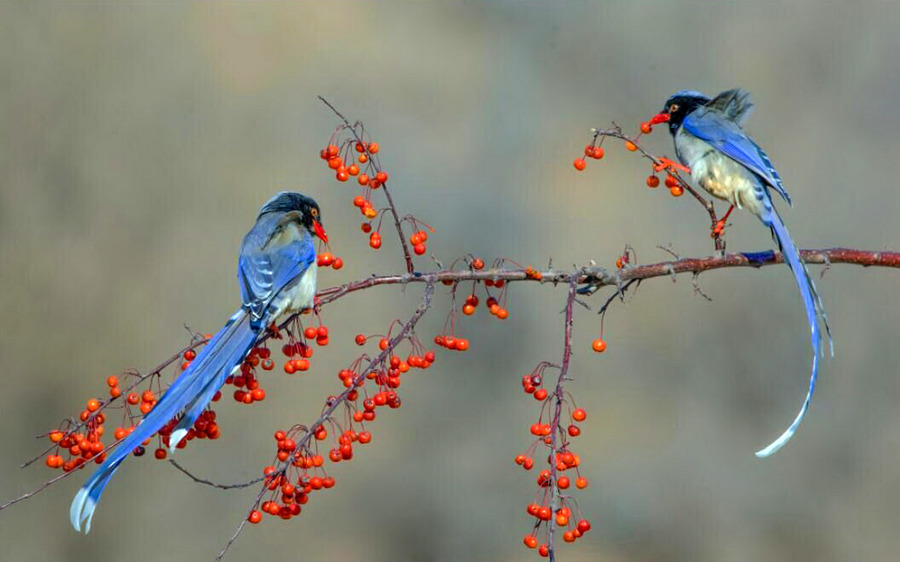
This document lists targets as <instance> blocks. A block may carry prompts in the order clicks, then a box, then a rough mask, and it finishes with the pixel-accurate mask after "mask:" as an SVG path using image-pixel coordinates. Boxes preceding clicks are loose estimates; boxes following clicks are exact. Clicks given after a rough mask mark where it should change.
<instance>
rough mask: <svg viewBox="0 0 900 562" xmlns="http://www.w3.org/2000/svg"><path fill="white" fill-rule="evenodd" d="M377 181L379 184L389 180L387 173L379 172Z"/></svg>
mask: <svg viewBox="0 0 900 562" xmlns="http://www.w3.org/2000/svg"><path fill="white" fill-rule="evenodd" d="M375 179H376V180H378V183H384V182H386V181H387V180H388V175H387V172H378V173H377V174H375Z"/></svg>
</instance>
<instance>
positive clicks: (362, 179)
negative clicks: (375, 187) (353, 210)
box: [356, 174, 369, 197]
mask: <svg viewBox="0 0 900 562" xmlns="http://www.w3.org/2000/svg"><path fill="white" fill-rule="evenodd" d="M356 181H357V182H359V185H367V184H368V183H369V176H368V174H360V175H359V177H358V178H356ZM360 197H362V195H360Z"/></svg>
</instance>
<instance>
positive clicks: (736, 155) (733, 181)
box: [653, 89, 834, 457]
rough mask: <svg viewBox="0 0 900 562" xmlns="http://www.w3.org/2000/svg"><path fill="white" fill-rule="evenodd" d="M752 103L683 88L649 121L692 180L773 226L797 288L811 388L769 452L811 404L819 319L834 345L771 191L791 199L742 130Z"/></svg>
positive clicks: (739, 94)
mask: <svg viewBox="0 0 900 562" xmlns="http://www.w3.org/2000/svg"><path fill="white" fill-rule="evenodd" d="M752 108H753V104H752V103H751V102H750V96H749V94H748V93H747V92H745V91H744V90H741V89H734V90H728V91H725V92H722V93H721V94H719V95H717V96H716V97H714V98H710V97H709V96H706V95H704V94H701V93H700V92H695V91H689V90H683V91H680V92H677V93H676V94H674V95H672V96H671V97H670V98H669V99H668V100H666V104H665V106H664V107H663V110H662V112H661V113H660V114H659V115H657V116H656V117H655V118H654V119H653V122H668V125H669V132H670V133H671V134H672V138H673V139H674V142H675V153H676V154H677V156H678V159H679V160H680V161H681V163H682V164H684V165H685V166H687V167H689V168H690V170H691V179H692V180H693V182H694V183H695V184H698V185H700V187H702V188H703V189H705V190H706V191H708V192H709V193H710V194H711V195H713V196H715V197H717V198H719V199H723V200H725V201H727V202H728V203H730V204H731V206H732V208H734V207H738V208H739V209H740V208H743V209H747V210H748V211H750V212H751V213H753V214H754V215H756V216H757V217H759V219H760V220H761V221H762V223H763V224H764V225H766V226H768V227H769V228H770V229H771V230H772V236H773V237H774V238H775V240H776V242H777V243H778V246H779V248H780V249H781V253H782V254H783V255H784V261H785V263H786V264H787V265H788V266H789V267H790V268H791V271H792V272H793V273H794V278H795V280H796V282H797V287H798V288H799V289H800V296H801V297H802V298H803V305H804V307H805V308H806V316H807V320H808V321H809V327H810V332H811V341H812V348H813V361H812V373H811V375H810V379H809V390H808V391H807V393H806V399H805V400H804V401H803V406H802V407H801V408H800V412H799V413H798V414H797V417H796V418H795V419H794V421H793V423H791V425H790V427H788V428H787V430H786V431H785V432H784V433H783V434H782V435H781V436H780V437H779V438H778V439H776V440H775V441H773V442H772V444H771V445H769V446H768V447H765V448H764V449H761V450H760V451H757V453H756V456H758V457H767V456H769V455H771V454H772V453H774V452H775V451H777V450H778V449H780V448H781V447H783V446H784V444H785V443H787V442H788V441H789V440H790V438H791V437H792V436H793V435H794V433H795V432H796V431H797V428H798V427H799V426H800V422H801V421H803V417H804V415H806V411H807V410H808V409H809V404H810V400H811V399H812V394H813V391H814V389H815V386H816V377H817V376H818V370H819V355H820V354H821V341H822V334H821V332H820V330H819V321H820V320H821V322H822V324H823V326H824V327H825V333H826V335H827V337H828V344H829V347H830V348H831V353H832V355H833V354H834V347H833V344H832V340H831V329H830V328H829V326H828V319H827V318H826V316H825V309H824V307H823V306H822V301H821V299H820V298H819V295H818V292H817V291H816V286H815V284H814V283H813V280H812V278H811V277H810V275H809V271H807V269H806V265H805V264H804V263H803V261H802V260H801V259H800V253H799V252H798V251H797V247H796V246H795V245H794V242H793V241H792V240H791V237H790V234H788V230H787V228H786V227H785V226H784V222H783V221H782V220H781V217H780V216H779V214H778V211H776V210H775V207H774V205H773V204H772V197H771V191H775V192H776V193H778V194H779V195H780V196H781V197H783V198H784V200H785V201H787V202H788V204H791V199H790V197H789V196H788V194H787V191H786V190H785V189H784V186H783V185H782V183H781V178H780V177H779V176H778V172H776V171H775V167H774V166H773V165H772V162H771V160H769V157H768V156H767V155H766V153H765V152H763V150H762V149H761V148H760V147H759V146H758V145H757V144H756V143H755V142H753V140H752V139H751V138H750V137H749V136H747V133H745V132H744V129H743V124H744V121H745V120H746V119H747V116H748V115H749V113H750V110H751V109H752ZM728 212H729V213H730V212H731V209H729V211H728ZM726 217H727V214H726Z"/></svg>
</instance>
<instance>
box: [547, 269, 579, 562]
mask: <svg viewBox="0 0 900 562" xmlns="http://www.w3.org/2000/svg"><path fill="white" fill-rule="evenodd" d="M577 288H578V277H577V275H572V276H571V277H570V278H569V292H568V295H567V297H566V319H565V329H564V336H563V356H562V364H561V365H560V368H559V378H558V379H556V390H554V391H553V396H554V399H553V400H554V410H553V419H552V420H551V422H550V489H551V494H552V496H551V499H550V511H551V514H554V515H555V514H556V510H558V509H559V486H558V485H557V481H556V479H557V470H556V453H557V450H558V447H557V440H558V438H559V432H560V429H559V420H560V416H561V414H562V405H563V400H564V396H565V384H566V381H568V380H571V379H570V378H569V361H570V360H571V358H572V325H573V324H574V318H573V316H574V315H573V310H572V309H573V308H574V307H573V304H574V303H575V295H576V289H577ZM555 529H556V519H555V517H553V516H552V515H551V517H550V527H549V529H548V531H547V548H548V549H549V551H550V553H549V554H550V560H551V562H553V561H555V560H556V553H555V549H554V531H555Z"/></svg>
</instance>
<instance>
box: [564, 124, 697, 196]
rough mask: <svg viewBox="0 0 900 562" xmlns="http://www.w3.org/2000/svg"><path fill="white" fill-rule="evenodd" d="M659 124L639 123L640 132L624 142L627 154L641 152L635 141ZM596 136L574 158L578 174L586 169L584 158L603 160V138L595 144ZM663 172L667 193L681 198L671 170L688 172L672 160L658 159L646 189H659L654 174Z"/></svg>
mask: <svg viewBox="0 0 900 562" xmlns="http://www.w3.org/2000/svg"><path fill="white" fill-rule="evenodd" d="M661 122H663V121H662V120H660V119H659V118H658V117H654V118H653V119H650V120H649V121H645V122H643V123H641V125H640V129H641V132H640V133H639V134H638V135H637V136H636V137H634V139H633V140H632V139H626V140H625V149H626V150H628V151H629V152H636V151H638V150H641V151H642V152H643V149H641V148H640V146H639V145H638V144H637V140H638V139H639V138H640V137H641V135H649V134H650V133H652V132H653V125H658V124H659V123H661ZM598 136H599V133H597V134H596V135H595V137H594V140H593V141H592V142H591V144H588V145H587V146H585V147H584V156H580V157H578V158H576V159H575V161H574V162H573V165H574V166H575V169H576V170H578V171H579V172H581V171H583V170H584V169H585V168H586V167H587V161H586V160H585V157H588V158H594V159H596V160H599V159H601V158H603V155H604V151H603V147H602V146H600V145H601V144H602V143H603V139H604V137H602V136H600V137H599V138H600V144H597V138H598ZM644 154H645V155H646V153H644ZM664 170H665V171H666V179H665V184H666V187H667V188H669V193H670V194H671V195H672V196H673V197H681V196H682V195H684V186H683V184H682V182H681V180H680V179H679V178H678V177H676V176H675V175H673V173H672V171H673V170H680V171H688V170H687V169H686V168H685V167H684V166H681V165H680V164H678V163H676V162H673V161H672V160H669V159H668V158H660V159H659V162H658V163H655V164H654V166H653V173H652V174H650V175H649V176H648V177H647V182H646V183H647V187H651V188H656V187H659V177H658V176H657V175H656V174H658V173H659V172H662V171H664Z"/></svg>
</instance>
